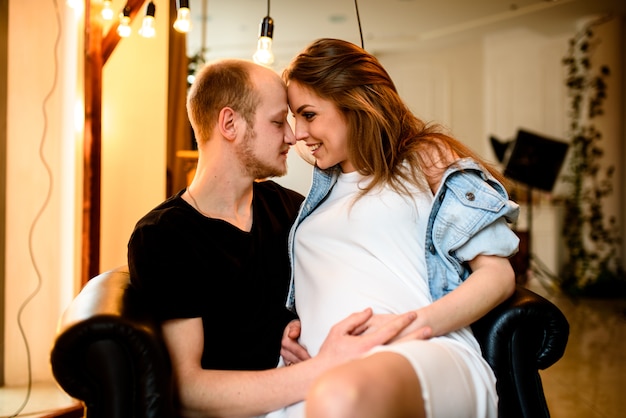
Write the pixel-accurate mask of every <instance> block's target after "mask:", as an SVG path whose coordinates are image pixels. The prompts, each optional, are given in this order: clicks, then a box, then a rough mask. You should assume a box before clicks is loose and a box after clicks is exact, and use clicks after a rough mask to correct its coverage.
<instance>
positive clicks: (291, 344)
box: [280, 319, 311, 366]
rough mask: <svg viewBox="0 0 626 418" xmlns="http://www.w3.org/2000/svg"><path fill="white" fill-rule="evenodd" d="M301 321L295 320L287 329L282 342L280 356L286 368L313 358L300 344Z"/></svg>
mask: <svg viewBox="0 0 626 418" xmlns="http://www.w3.org/2000/svg"><path fill="white" fill-rule="evenodd" d="M300 330H301V326H300V320H298V319H294V320H293V321H291V322H290V323H288V324H287V326H286V327H285V331H284V332H283V339H282V341H281V347H280V355H281V356H282V358H283V361H284V362H285V365H286V366H291V365H292V364H295V363H299V362H301V361H304V360H308V359H310V358H311V356H310V355H309V352H308V351H306V348H304V347H303V346H301V345H300V344H299V343H298V338H300Z"/></svg>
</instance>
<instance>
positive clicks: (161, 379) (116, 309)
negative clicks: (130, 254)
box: [50, 267, 174, 418]
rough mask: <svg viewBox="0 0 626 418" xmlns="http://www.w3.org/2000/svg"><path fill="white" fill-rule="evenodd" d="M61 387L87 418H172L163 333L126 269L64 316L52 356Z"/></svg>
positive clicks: (95, 285) (88, 290)
mask: <svg viewBox="0 0 626 418" xmlns="http://www.w3.org/2000/svg"><path fill="white" fill-rule="evenodd" d="M50 361H51V365H52V372H53V374H54V376H55V378H56V380H57V382H58V383H59V384H60V385H61V387H62V388H63V389H64V390H65V391H66V392H67V393H68V394H70V395H71V396H73V397H75V398H77V399H80V400H82V401H83V402H84V403H85V406H86V407H87V416H88V417H90V418H95V417H103V418H104V417H106V418H114V417H131V416H133V417H134V416H142V417H166V416H167V417H172V416H174V414H173V413H172V376H171V366H170V363H169V357H168V355H167V351H166V348H165V346H164V343H163V340H162V336H161V328H160V325H159V324H158V323H156V321H155V320H154V319H153V318H151V317H150V316H149V315H148V314H147V310H146V309H144V308H143V307H142V305H141V303H140V300H139V298H138V297H137V295H136V294H135V292H134V291H133V288H132V287H130V285H129V274H128V270H127V268H126V267H122V268H118V269H115V270H112V271H109V272H106V273H102V274H101V275H99V276H97V277H94V278H93V279H91V280H90V281H89V282H88V283H87V284H86V285H85V287H84V288H83V289H82V290H81V292H80V293H79V294H78V295H77V296H76V297H75V298H74V300H73V301H72V303H71V304H70V305H69V307H68V308H67V309H66V310H65V312H64V314H63V316H62V317H61V320H60V322H59V328H58V331H57V338H56V341H55V343H54V346H53V348H52V352H51V358H50Z"/></svg>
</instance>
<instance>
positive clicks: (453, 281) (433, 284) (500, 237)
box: [287, 158, 519, 309]
mask: <svg viewBox="0 0 626 418" xmlns="http://www.w3.org/2000/svg"><path fill="white" fill-rule="evenodd" d="M340 172H341V170H340V168H339V167H338V166H335V167H332V168H330V169H327V170H321V169H319V168H317V167H315V168H314V171H313V181H312V183H311V189H310V190H309V193H308V195H307V197H306V199H305V200H304V202H303V203H302V206H301V207H300V212H299V213H298V217H297V218H296V221H295V223H294V225H293V227H292V228H291V232H290V234H289V258H290V261H291V285H290V289H289V296H288V300H287V306H288V307H289V308H290V309H294V307H295V292H294V279H293V271H294V268H293V267H294V266H293V264H294V236H295V231H296V229H297V228H298V225H299V224H300V223H301V222H302V221H303V220H304V219H305V218H306V217H307V216H308V215H309V214H311V212H313V210H314V209H315V208H316V207H317V206H318V205H319V204H320V203H321V202H322V201H323V200H324V198H325V197H326V196H327V195H328V193H329V192H330V190H331V189H332V188H333V186H334V185H335V183H336V181H337V178H338V177H339V174H340ZM518 215H519V206H518V205H517V204H516V203H515V202H513V201H511V200H509V198H508V194H507V192H506V189H505V188H504V186H503V185H502V184H501V183H500V182H498V181H497V180H496V179H495V178H494V177H493V176H492V175H491V174H490V173H489V172H488V171H487V170H485V169H484V168H483V167H482V166H481V165H480V164H479V163H478V162H476V161H475V160H473V159H470V158H464V159H461V160H459V161H457V162H456V163H455V164H454V165H453V166H451V167H450V168H448V170H446V172H445V173H444V175H443V177H442V180H441V185H440V187H439V190H437V193H436V194H435V197H434V200H433V206H432V209H431V212H430V215H429V218H428V226H427V229H426V244H425V248H426V266H427V269H428V284H429V288H430V294H431V297H432V300H433V301H435V300H437V299H439V298H441V297H442V296H444V295H445V294H447V293H449V292H451V291H452V290H454V289H455V288H457V287H458V286H459V285H460V284H461V283H462V282H463V281H464V280H465V279H467V277H468V276H469V275H470V273H471V272H470V270H469V266H468V264H467V262H468V261H470V260H472V259H473V258H474V257H476V256H477V255H479V254H487V255H497V256H502V257H509V256H511V255H513V254H515V252H517V248H518V244H519V239H518V238H517V236H516V235H515V233H514V232H513V231H512V230H511V228H509V226H508V225H507V222H514V221H515V220H516V219H517V217H518Z"/></svg>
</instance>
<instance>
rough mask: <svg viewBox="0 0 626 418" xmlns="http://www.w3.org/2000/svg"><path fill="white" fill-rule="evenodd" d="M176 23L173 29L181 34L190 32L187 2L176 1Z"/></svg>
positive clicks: (189, 15)
mask: <svg viewBox="0 0 626 418" xmlns="http://www.w3.org/2000/svg"><path fill="white" fill-rule="evenodd" d="M176 9H177V10H178V11H177V12H176V21H175V22H174V29H176V30H177V31H178V32H181V33H187V32H189V31H190V30H191V12H190V11H189V0H176Z"/></svg>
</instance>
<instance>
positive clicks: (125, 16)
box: [117, 5, 132, 38]
mask: <svg viewBox="0 0 626 418" xmlns="http://www.w3.org/2000/svg"><path fill="white" fill-rule="evenodd" d="M131 31H132V30H131V28H130V7H128V5H126V6H124V10H123V11H122V13H120V24H119V25H118V26H117V34H118V35H120V36H121V37H122V38H128V37H129V36H130V33H131Z"/></svg>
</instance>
